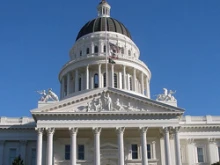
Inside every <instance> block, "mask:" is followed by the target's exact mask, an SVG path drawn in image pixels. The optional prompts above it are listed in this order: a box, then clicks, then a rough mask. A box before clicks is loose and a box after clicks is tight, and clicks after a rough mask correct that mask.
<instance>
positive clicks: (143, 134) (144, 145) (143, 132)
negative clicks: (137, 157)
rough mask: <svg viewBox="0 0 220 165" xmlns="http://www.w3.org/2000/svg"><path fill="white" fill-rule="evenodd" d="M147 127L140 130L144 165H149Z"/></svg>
mask: <svg viewBox="0 0 220 165" xmlns="http://www.w3.org/2000/svg"><path fill="white" fill-rule="evenodd" d="M147 129H148V128H147V127H143V128H141V129H140V131H141V153H142V165H148V157H147V138H146V134H147Z"/></svg>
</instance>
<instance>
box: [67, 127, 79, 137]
mask: <svg viewBox="0 0 220 165" xmlns="http://www.w3.org/2000/svg"><path fill="white" fill-rule="evenodd" d="M69 131H70V135H72V134H77V132H78V128H75V127H73V128H69Z"/></svg>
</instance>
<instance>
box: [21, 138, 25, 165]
mask: <svg viewBox="0 0 220 165" xmlns="http://www.w3.org/2000/svg"><path fill="white" fill-rule="evenodd" d="M26 146H27V141H26V140H21V141H20V156H21V159H22V160H23V162H24V164H26Z"/></svg>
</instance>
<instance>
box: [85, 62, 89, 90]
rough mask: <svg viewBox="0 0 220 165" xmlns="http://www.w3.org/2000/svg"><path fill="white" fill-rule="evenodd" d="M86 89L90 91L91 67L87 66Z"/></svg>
mask: <svg viewBox="0 0 220 165" xmlns="http://www.w3.org/2000/svg"><path fill="white" fill-rule="evenodd" d="M86 89H89V65H87V66H86Z"/></svg>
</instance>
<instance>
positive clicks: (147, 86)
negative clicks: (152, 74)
mask: <svg viewBox="0 0 220 165" xmlns="http://www.w3.org/2000/svg"><path fill="white" fill-rule="evenodd" d="M146 96H147V97H148V98H150V82H149V80H148V77H146Z"/></svg>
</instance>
